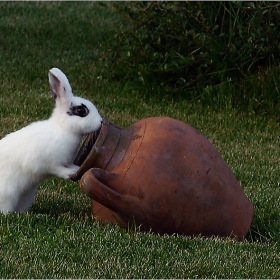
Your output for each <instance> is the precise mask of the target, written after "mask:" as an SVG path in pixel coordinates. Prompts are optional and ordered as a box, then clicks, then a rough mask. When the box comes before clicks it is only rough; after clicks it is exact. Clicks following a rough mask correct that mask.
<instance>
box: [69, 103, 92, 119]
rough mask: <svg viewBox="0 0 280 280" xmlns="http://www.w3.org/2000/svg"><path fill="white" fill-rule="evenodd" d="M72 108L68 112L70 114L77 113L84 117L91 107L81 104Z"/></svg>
mask: <svg viewBox="0 0 280 280" xmlns="http://www.w3.org/2000/svg"><path fill="white" fill-rule="evenodd" d="M70 110H71V112H67V114H68V115H76V116H79V117H82V118H84V117H86V116H87V115H88V114H89V109H88V107H87V106H86V105H84V104H81V105H80V106H75V107H72V108H71V109H70Z"/></svg>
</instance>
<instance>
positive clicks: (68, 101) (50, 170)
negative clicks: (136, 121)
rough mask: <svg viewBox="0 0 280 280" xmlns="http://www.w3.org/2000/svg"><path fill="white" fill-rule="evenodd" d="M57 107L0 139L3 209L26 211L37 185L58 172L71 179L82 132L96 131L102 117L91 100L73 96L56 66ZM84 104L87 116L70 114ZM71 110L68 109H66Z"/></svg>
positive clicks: (54, 89) (0, 199)
mask: <svg viewBox="0 0 280 280" xmlns="http://www.w3.org/2000/svg"><path fill="white" fill-rule="evenodd" d="M49 82H50V86H51V88H52V92H53V94H54V96H55V97H56V107H55V109H54V110H53V113H52V115H51V117H50V118H49V119H48V120H44V121H38V122H34V123H32V124H30V125H28V126H26V127H24V128H22V129H20V130H18V131H16V132H13V133H10V134H8V135H7V136H6V137H4V138H3V139H1V140H0V211H1V212H3V213H4V214H6V213H8V212H24V211H26V210H28V208H29V207H30V206H31V205H32V203H33V201H34V196H35V193H36V189H37V186H38V185H39V184H40V183H41V182H42V181H44V180H45V179H47V178H49V177H50V176H57V177H60V178H63V179H66V180H67V179H69V178H70V176H71V175H73V174H74V173H76V171H77V170H78V168H79V167H78V166H76V165H74V164H73V160H74V158H75V155H76V152H77V149H78V147H79V143H80V141H81V139H82V136H83V134H87V133H90V132H93V131H96V130H98V129H99V128H100V126H101V120H102V119H101V117H100V115H99V113H98V111H97V109H96V108H95V106H94V105H93V104H92V103H91V102H90V101H88V100H86V99H83V98H80V97H74V96H73V94H72V89H71V86H70V84H69V82H68V80H67V78H66V76H65V75H64V74H63V73H62V72H61V71H60V70H59V69H57V68H53V69H51V70H50V72H49ZM81 104H84V105H86V107H87V108H88V109H89V114H88V115H87V116H86V117H80V116H76V115H69V111H70V108H71V107H73V106H78V105H81ZM67 112H68V113H67Z"/></svg>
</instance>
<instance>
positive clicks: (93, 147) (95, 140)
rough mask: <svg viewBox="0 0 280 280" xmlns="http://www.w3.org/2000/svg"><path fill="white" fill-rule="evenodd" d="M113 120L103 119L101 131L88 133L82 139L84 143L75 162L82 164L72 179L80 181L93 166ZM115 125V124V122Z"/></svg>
mask: <svg viewBox="0 0 280 280" xmlns="http://www.w3.org/2000/svg"><path fill="white" fill-rule="evenodd" d="M110 125H112V124H111V122H110V121H108V120H107V119H104V118H103V119H102V122H101V127H100V129H99V131H98V132H97V133H98V134H97V137H96V132H92V133H90V134H87V135H86V136H85V138H84V139H83V140H82V144H81V146H80V148H79V150H78V152H77V154H76V157H75V160H74V164H76V165H78V166H80V168H79V169H78V171H77V172H76V173H75V174H73V175H72V176H71V180H72V181H78V180H80V179H81V177H82V175H83V174H84V173H85V172H86V171H87V170H88V169H89V168H90V167H91V166H93V163H94V161H95V159H96V157H97V156H98V155H99V153H100V149H101V147H102V145H103V143H104V141H105V139H106V137H107V135H108V131H109V127H110ZM113 125H114V124H113Z"/></svg>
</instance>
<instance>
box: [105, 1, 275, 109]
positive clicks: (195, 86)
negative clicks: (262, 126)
mask: <svg viewBox="0 0 280 280" xmlns="http://www.w3.org/2000/svg"><path fill="white" fill-rule="evenodd" d="M112 5H113V7H114V8H115V9H116V10H117V11H118V12H119V13H121V14H122V15H123V16H124V17H126V19H127V21H126V24H127V25H124V24H123V25H122V26H120V27H119V28H117V29H116V30H117V31H116V33H115V36H114V37H113V39H112V41H111V48H110V49H109V50H108V52H107V54H106V55H105V56H104V57H102V59H100V60H99V62H102V65H103V69H104V70H105V72H104V73H106V75H109V76H110V77H112V78H114V79H118V80H126V81H133V82H134V83H135V82H136V83H137V84H138V85H139V86H140V85H141V86H143V87H144V88H145V89H146V91H147V92H149V93H153V94H155V91H160V94H165V95H166V94H168V95H169V94H172V95H173V96H174V95H175V96H176V95H177V96H178V95H180V96H184V97H191V98H200V97H201V94H202V95H205V94H206V95H208V94H209V91H210V92H211V94H213V92H217V89H218V92H219V93H220V92H221V91H224V87H223V85H225V84H227V86H228V85H234V86H235V88H234V89H233V90H232V91H231V99H232V98H233V102H235V101H236V99H238V102H239V103H240V102H245V101H246V104H247V105H249V103H250V101H249V100H248V98H249V99H257V102H256V104H257V106H259V105H260V104H262V105H263V103H264V102H266V100H267V98H269V100H270V101H271V102H272V103H273V104H272V106H273V107H275V105H277V104H278V98H279V93H278V85H277V84H276V85H275V83H274V80H275V77H278V76H279V69H278V65H279V60H280V56H279V47H280V32H279V30H280V28H279V25H280V2H274V1H254V2H243V1H228V2H227V1H221V2H216V1H213V2H212V1H211V2H208V1H205V2H197V1H184V2H165V1H164V2H161V1H159V2H158V1H152V2H146V1H137V2H113V4H112ZM266 79H269V81H267V82H266ZM252 80H253V83H254V84H256V83H259V84H260V87H261V86H262V85H264V86H265V87H267V86H268V87H271V88H269V89H268V91H269V92H270V91H274V92H275V93H274V94H273V92H272V94H273V97H272V96H271V94H270V96H269V97H267V96H262V92H254V93H253V94H250V93H249V94H248V91H250V87H251V81H252ZM264 80H265V81H264ZM236 86H237V88H236ZM275 88H276V89H277V90H275ZM266 92H267V90H266ZM228 95H229V93H228ZM228 97H229V96H228ZM272 99H273V100H272ZM276 103H277V104H276ZM256 104H255V105H256ZM255 105H254V106H255Z"/></svg>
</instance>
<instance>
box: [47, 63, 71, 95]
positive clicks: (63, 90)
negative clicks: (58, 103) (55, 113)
mask: <svg viewBox="0 0 280 280" xmlns="http://www.w3.org/2000/svg"><path fill="white" fill-rule="evenodd" d="M49 82H50V87H51V93H52V95H53V97H54V98H55V99H56V98H58V99H70V98H71V97H73V94H72V89H71V86H70V84H69V82H68V79H67V77H66V76H65V75H64V73H63V72H62V71H61V70H59V69H58V68H52V69H51V70H50V71H49Z"/></svg>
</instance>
